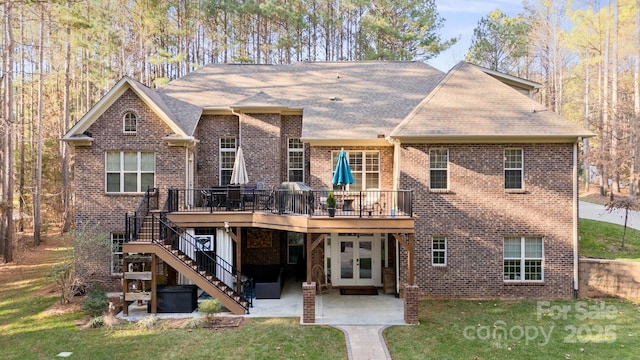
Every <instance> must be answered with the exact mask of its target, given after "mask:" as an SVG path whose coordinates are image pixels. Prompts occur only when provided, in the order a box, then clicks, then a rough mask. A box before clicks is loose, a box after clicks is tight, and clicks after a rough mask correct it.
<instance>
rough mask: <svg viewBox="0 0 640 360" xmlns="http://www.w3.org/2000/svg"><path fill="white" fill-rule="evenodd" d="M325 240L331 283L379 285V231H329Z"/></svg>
mask: <svg viewBox="0 0 640 360" xmlns="http://www.w3.org/2000/svg"><path fill="white" fill-rule="evenodd" d="M326 243H327V245H326V246H328V247H329V249H327V251H325V254H331V256H330V258H328V259H327V264H330V265H329V266H328V268H329V269H331V272H330V275H331V282H332V284H333V285H334V286H381V276H380V274H381V244H382V242H381V240H380V236H379V234H358V235H355V234H332V235H331V236H330V241H327V242H326ZM334 244H335V246H331V245H334Z"/></svg>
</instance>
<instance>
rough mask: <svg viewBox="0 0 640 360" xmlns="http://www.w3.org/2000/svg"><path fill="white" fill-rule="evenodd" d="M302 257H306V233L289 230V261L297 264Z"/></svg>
mask: <svg viewBox="0 0 640 360" xmlns="http://www.w3.org/2000/svg"><path fill="white" fill-rule="evenodd" d="M300 257H304V234H303V233H298V232H288V233H287V259H288V260H287V263H289V264H297V263H298V259H299V258H300Z"/></svg>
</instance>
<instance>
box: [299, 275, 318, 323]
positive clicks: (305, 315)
mask: <svg viewBox="0 0 640 360" xmlns="http://www.w3.org/2000/svg"><path fill="white" fill-rule="evenodd" d="M315 322H316V283H315V282H303V283H302V323H303V324H314V323H315Z"/></svg>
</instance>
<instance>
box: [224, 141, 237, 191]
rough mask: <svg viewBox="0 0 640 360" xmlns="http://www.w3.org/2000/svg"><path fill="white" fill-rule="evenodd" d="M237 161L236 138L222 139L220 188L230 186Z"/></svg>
mask: <svg viewBox="0 0 640 360" xmlns="http://www.w3.org/2000/svg"><path fill="white" fill-rule="evenodd" d="M235 161H236V138H221V139H220V186H226V185H229V183H230V182H231V173H233V163H234V162H235Z"/></svg>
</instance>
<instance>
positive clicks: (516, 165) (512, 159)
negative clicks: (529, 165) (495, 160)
mask: <svg viewBox="0 0 640 360" xmlns="http://www.w3.org/2000/svg"><path fill="white" fill-rule="evenodd" d="M504 188H505V189H522V149H505V150H504Z"/></svg>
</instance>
